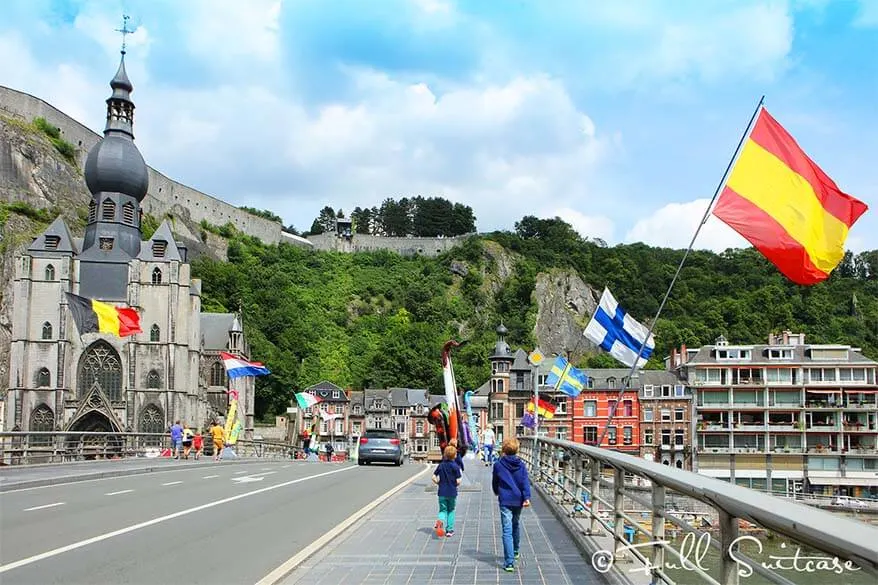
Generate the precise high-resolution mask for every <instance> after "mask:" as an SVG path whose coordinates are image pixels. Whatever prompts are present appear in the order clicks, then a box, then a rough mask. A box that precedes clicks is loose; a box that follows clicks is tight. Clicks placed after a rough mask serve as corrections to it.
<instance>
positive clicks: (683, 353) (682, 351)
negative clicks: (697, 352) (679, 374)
mask: <svg viewBox="0 0 878 585" xmlns="http://www.w3.org/2000/svg"><path fill="white" fill-rule="evenodd" d="M688 361H689V352H687V351H686V344H685V343H684V344H683V345H682V347H680V365H681V366H682V365H683V364H685V363H686V362H688Z"/></svg>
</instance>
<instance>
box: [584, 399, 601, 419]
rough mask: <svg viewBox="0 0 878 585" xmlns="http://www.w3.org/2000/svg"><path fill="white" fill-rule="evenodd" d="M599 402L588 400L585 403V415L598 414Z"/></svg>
mask: <svg viewBox="0 0 878 585" xmlns="http://www.w3.org/2000/svg"><path fill="white" fill-rule="evenodd" d="M597 415H598V403H597V401H595V400H586V401H585V402H584V403H583V416H597Z"/></svg>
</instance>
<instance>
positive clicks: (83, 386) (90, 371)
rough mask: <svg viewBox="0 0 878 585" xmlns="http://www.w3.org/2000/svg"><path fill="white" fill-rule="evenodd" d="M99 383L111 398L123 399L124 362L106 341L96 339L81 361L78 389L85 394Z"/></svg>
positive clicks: (81, 393)
mask: <svg viewBox="0 0 878 585" xmlns="http://www.w3.org/2000/svg"><path fill="white" fill-rule="evenodd" d="M94 384H97V385H98V386H99V387H100V388H101V390H103V391H104V393H105V394H106V395H107V397H108V398H109V399H110V400H121V399H122V363H121V362H120V361H119V355H118V354H117V353H116V350H114V349H113V348H112V347H110V345H109V344H108V343H107V342H105V341H96V342H95V343H93V344H92V345H91V346H90V347H89V348H88V349H87V350H86V352H85V354H84V355H83V356H82V360H81V361H80V362H79V380H78V385H79V388H78V391H79V394H80V396H81V395H84V394H85V393H86V392H88V390H89V389H90V388H91V387H92V385H94Z"/></svg>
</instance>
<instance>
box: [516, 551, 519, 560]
mask: <svg viewBox="0 0 878 585" xmlns="http://www.w3.org/2000/svg"><path fill="white" fill-rule="evenodd" d="M518 556H519V555H518V551H515V560H516V561H517V560H518Z"/></svg>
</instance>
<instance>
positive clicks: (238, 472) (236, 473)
mask: <svg viewBox="0 0 878 585" xmlns="http://www.w3.org/2000/svg"><path fill="white" fill-rule="evenodd" d="M242 473H247V472H246V471H236V472H235V473H234V474H233V475H241V474H242Z"/></svg>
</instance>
